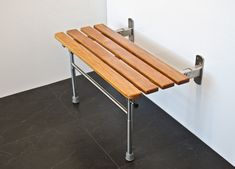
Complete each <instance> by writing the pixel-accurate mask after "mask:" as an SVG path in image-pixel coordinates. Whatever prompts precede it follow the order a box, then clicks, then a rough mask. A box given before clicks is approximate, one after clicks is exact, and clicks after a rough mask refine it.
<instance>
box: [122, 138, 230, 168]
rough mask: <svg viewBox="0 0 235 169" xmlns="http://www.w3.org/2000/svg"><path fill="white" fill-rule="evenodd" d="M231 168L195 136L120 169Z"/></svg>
mask: <svg viewBox="0 0 235 169" xmlns="http://www.w3.org/2000/svg"><path fill="white" fill-rule="evenodd" d="M142 168H148V169H156V168H161V169H199V168H200V169H208V168H213V169H233V168H234V167H232V166H231V165H230V164H229V163H227V162H226V161H225V160H224V159H223V158H222V157H220V156H219V155H218V154H217V153H215V152H214V151H213V150H212V149H210V148H209V147H208V146H206V145H205V144H204V143H203V142H201V141H200V140H199V139H197V138H196V137H194V138H191V139H188V140H184V141H182V142H181V143H178V144H173V145H171V146H170V147H168V148H167V149H164V150H158V151H156V152H155V153H153V154H151V155H149V156H146V157H145V158H143V159H140V160H136V161H135V162H134V163H127V164H126V165H125V166H123V167H121V169H142Z"/></svg>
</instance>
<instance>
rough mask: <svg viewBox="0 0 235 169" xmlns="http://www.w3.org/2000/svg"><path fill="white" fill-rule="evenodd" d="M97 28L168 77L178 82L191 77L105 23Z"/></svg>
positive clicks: (181, 82) (184, 81) (96, 26)
mask: <svg viewBox="0 0 235 169" xmlns="http://www.w3.org/2000/svg"><path fill="white" fill-rule="evenodd" d="M94 27H95V29H97V30H99V31H100V32H101V33H103V34H104V35H105V36H107V37H109V38H110V39H112V40H113V41H115V42H116V43H118V44H119V45H120V46H122V47H124V48H125V49H127V50H128V51H130V52H131V53H133V54H135V55H136V56H137V57H139V58H140V59H142V60H143V61H145V62H146V63H148V64H149V65H151V66H152V67H154V68H155V69H157V70H158V71H160V72H161V73H162V74H164V75H166V76H167V77H168V78H170V79H171V80H173V81H174V82H175V83H176V84H183V83H186V82H188V81H189V78H188V77H186V76H185V75H183V74H182V73H180V72H179V71H177V70H175V69H174V68H172V67H171V66H169V65H168V64H166V63H164V62H163V61H161V60H160V59H158V58H157V57H155V56H153V55H152V54H150V53H149V52H147V51H146V50H144V49H142V48H140V47H139V46H137V45H136V44H134V43H133V42H131V41H129V40H128V39H126V38H124V37H123V36H121V35H119V34H118V33H116V32H115V31H113V30H112V29H110V28H108V27H107V26H105V25H104V24H98V25H95V26H94Z"/></svg>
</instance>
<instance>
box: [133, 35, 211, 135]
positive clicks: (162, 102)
mask: <svg viewBox="0 0 235 169" xmlns="http://www.w3.org/2000/svg"><path fill="white" fill-rule="evenodd" d="M135 37H136V43H137V44H138V45H140V46H142V47H143V48H145V49H147V50H148V51H150V53H153V54H154V55H156V56H158V57H159V58H160V59H161V60H163V61H164V62H166V63H168V64H169V65H171V66H172V67H174V68H176V69H177V70H179V71H181V70H183V69H185V68H188V67H193V66H194V62H195V57H196V54H195V56H189V59H185V57H183V56H180V55H178V54H176V53H175V52H173V51H171V50H169V49H167V48H166V47H163V46H162V45H160V44H158V43H156V42H155V41H153V40H151V39H148V38H146V36H144V35H143V34H142V33H140V32H138V31H135ZM189 60H190V62H189ZM205 70H206V66H205ZM213 84H215V79H213V78H212V76H211V75H210V74H208V73H207V72H205V71H204V74H203V81H202V85H197V84H196V83H194V81H193V79H191V82H190V83H189V84H185V85H181V86H177V87H174V88H173V89H167V90H165V91H164V92H162V90H160V91H159V92H157V93H154V94H151V95H150V97H149V98H150V99H151V100H153V101H154V102H155V103H157V104H159V106H160V107H162V108H163V109H164V110H166V111H167V112H168V113H169V114H170V115H172V116H173V117H174V118H176V120H178V121H180V122H182V120H183V121H184V122H185V123H184V124H183V125H185V126H188V125H187V123H190V128H191V129H197V130H198V131H201V132H202V133H204V134H206V135H207V137H209V138H210V137H212V136H208V134H209V133H210V130H211V129H212V126H213V122H211V124H210V125H209V124H208V121H206V120H205V119H208V118H209V117H207V118H205V116H207V115H206V114H205V113H206V112H207V109H210V107H208V105H207V104H206V102H207V101H206V100H207V99H210V98H213V95H214V94H213V92H212V91H214V90H215V86H213ZM166 105H167V106H166ZM168 106H170V108H169V107H168ZM172 110H175V111H176V113H175V112H172ZM208 116H209V114H208ZM178 117H181V118H183V119H179V118H178ZM208 126H210V127H208ZM203 130H204V131H203ZM196 132H197V131H196ZM194 133H195V132H194Z"/></svg>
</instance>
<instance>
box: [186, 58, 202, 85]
mask: <svg viewBox="0 0 235 169" xmlns="http://www.w3.org/2000/svg"><path fill="white" fill-rule="evenodd" d="M203 68H204V58H203V57H202V56H200V55H197V56H196V60H195V67H193V68H186V69H184V70H183V71H182V73H183V74H184V75H185V76H187V77H189V78H190V79H192V78H193V79H194V82H195V83H197V84H198V85H201V84H202V76H203Z"/></svg>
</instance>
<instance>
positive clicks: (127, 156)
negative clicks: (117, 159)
mask: <svg viewBox="0 0 235 169" xmlns="http://www.w3.org/2000/svg"><path fill="white" fill-rule="evenodd" d="M134 159H135V157H134V153H131V154H130V153H128V152H126V161H129V162H131V161H133V160H134Z"/></svg>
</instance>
